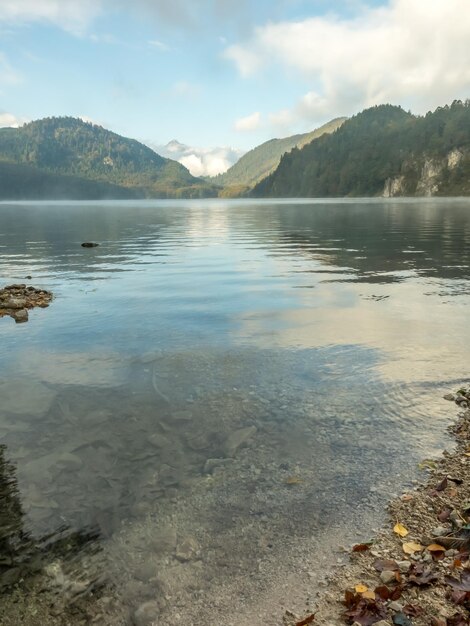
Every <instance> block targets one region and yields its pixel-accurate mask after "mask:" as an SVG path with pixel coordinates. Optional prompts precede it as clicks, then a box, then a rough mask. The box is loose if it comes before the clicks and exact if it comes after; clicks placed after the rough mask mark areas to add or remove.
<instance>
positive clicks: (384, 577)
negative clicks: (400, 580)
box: [380, 570, 397, 585]
mask: <svg viewBox="0 0 470 626" xmlns="http://www.w3.org/2000/svg"><path fill="white" fill-rule="evenodd" d="M380 580H381V581H382V582H383V583H384V584H385V585H387V584H388V583H392V582H395V581H396V580H397V579H396V577H395V572H392V571H389V570H384V571H383V572H381V573H380Z"/></svg>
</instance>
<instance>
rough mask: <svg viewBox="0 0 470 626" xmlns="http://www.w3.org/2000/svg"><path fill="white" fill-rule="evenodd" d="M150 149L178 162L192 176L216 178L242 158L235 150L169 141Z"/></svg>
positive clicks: (238, 151) (239, 152)
mask: <svg viewBox="0 0 470 626" xmlns="http://www.w3.org/2000/svg"><path fill="white" fill-rule="evenodd" d="M151 147H152V148H153V149H154V150H155V151H156V152H158V154H161V155H162V156H164V157H167V158H169V159H174V160H175V161H179V162H180V163H181V164H182V165H184V166H185V167H187V168H188V170H189V171H190V172H191V174H192V175H193V176H217V174H222V173H223V172H226V171H227V170H228V169H229V167H231V166H232V165H233V164H234V163H235V162H236V161H238V159H239V158H240V157H241V156H242V154H243V152H242V151H241V150H236V149H235V148H195V147H192V146H187V145H185V144H182V143H180V142H179V141H170V143H168V144H167V145H166V146H155V145H151Z"/></svg>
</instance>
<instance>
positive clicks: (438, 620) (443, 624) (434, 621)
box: [431, 617, 447, 626]
mask: <svg viewBox="0 0 470 626" xmlns="http://www.w3.org/2000/svg"><path fill="white" fill-rule="evenodd" d="M431 626H447V620H446V618H445V617H431Z"/></svg>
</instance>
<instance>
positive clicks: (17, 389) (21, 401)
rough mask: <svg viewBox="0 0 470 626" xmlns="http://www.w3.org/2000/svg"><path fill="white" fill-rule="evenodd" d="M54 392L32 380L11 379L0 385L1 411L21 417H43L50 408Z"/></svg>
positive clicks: (54, 395)
mask: <svg viewBox="0 0 470 626" xmlns="http://www.w3.org/2000/svg"><path fill="white" fill-rule="evenodd" d="M56 395H57V394H56V392H55V391H52V390H51V389H49V388H48V387H46V386H45V385H43V384H42V383H39V382H36V381H34V380H27V379H26V380H23V379H13V380H6V381H4V382H2V383H0V397H1V398H2V411H3V412H5V413H12V414H13V415H17V416H22V417H28V418H29V417H35V418H38V417H43V416H44V415H45V414H46V413H47V412H48V411H49V409H50V408H51V406H52V403H53V402H54V400H55V397H56Z"/></svg>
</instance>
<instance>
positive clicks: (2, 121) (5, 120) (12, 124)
mask: <svg viewBox="0 0 470 626" xmlns="http://www.w3.org/2000/svg"><path fill="white" fill-rule="evenodd" d="M27 121H28V120H27V119H26V118H24V117H17V116H16V115H13V113H7V112H5V111H4V112H0V128H5V127H8V128H18V127H19V126H22V125H23V124H24V123H25V122H27Z"/></svg>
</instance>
